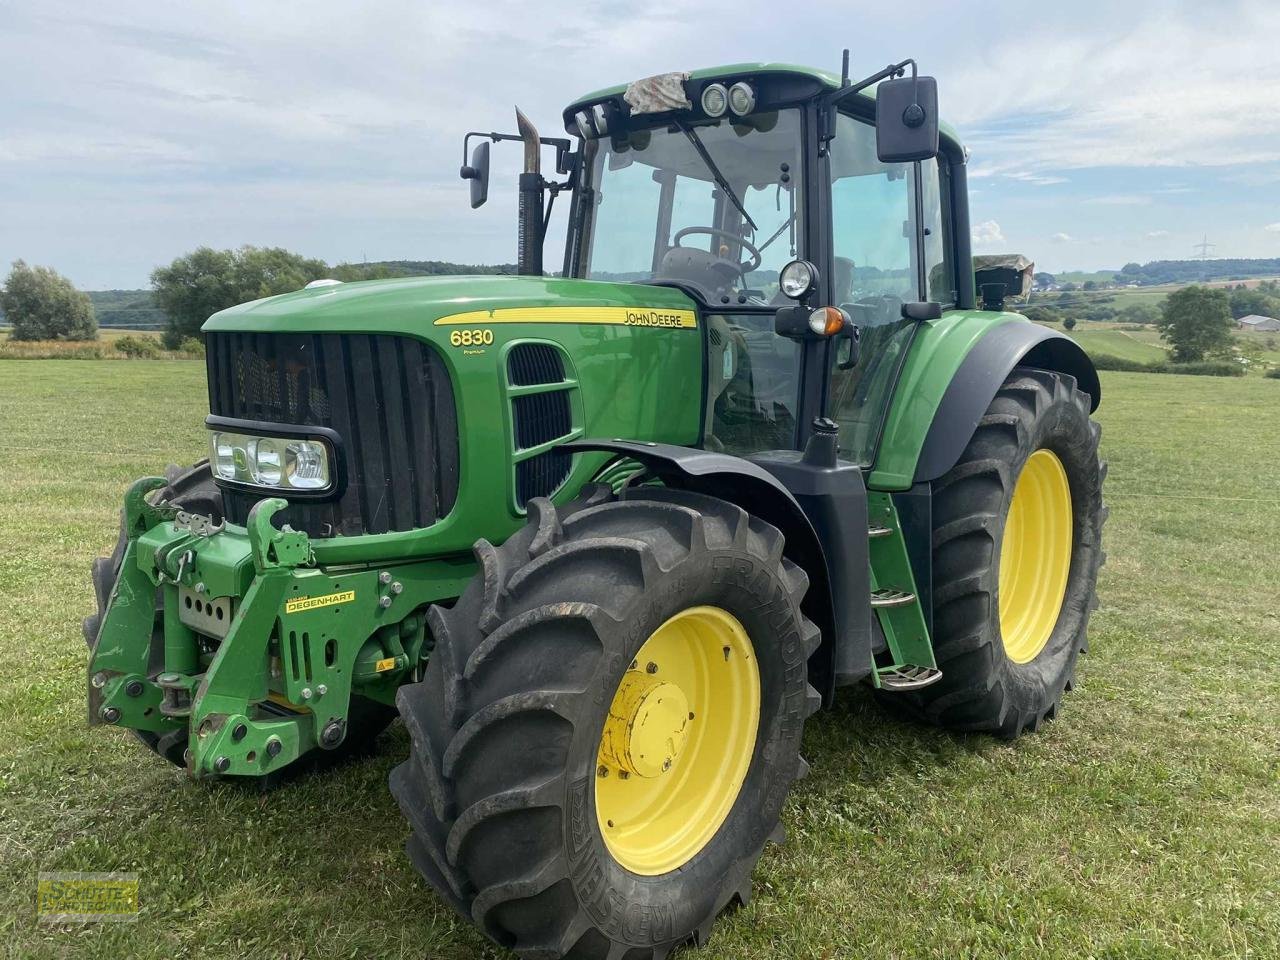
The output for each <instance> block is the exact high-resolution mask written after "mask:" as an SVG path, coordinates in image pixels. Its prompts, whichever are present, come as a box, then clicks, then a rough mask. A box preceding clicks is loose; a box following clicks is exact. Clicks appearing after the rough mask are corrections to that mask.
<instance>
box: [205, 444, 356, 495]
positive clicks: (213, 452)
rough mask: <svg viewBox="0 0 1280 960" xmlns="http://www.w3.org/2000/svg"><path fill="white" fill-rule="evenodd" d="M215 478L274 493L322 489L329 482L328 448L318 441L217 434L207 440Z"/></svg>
mask: <svg viewBox="0 0 1280 960" xmlns="http://www.w3.org/2000/svg"><path fill="white" fill-rule="evenodd" d="M209 461H210V465H211V467H212V469H213V474H214V476H216V477H218V478H219V479H220V480H232V481H235V482H237V483H247V484H252V485H254V486H258V487H270V488H272V489H275V490H313V491H316V490H324V489H327V488H328V487H329V486H330V484H331V483H332V467H331V461H332V458H331V457H330V454H329V447H328V445H327V444H325V443H324V442H323V441H320V440H307V439H300V438H291V437H255V436H250V435H248V434H243V433H223V432H221V431H217V432H215V433H213V434H212V435H211V436H210V438H209Z"/></svg>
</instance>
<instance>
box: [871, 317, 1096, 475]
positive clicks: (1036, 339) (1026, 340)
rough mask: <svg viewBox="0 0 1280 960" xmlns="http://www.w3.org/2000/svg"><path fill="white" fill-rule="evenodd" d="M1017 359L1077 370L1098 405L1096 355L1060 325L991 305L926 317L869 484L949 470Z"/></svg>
mask: <svg viewBox="0 0 1280 960" xmlns="http://www.w3.org/2000/svg"><path fill="white" fill-rule="evenodd" d="M1017 366H1032V367H1039V368H1041V369H1044V370H1053V371H1056V372H1059V373H1063V374H1067V375H1069V376H1072V377H1075V379H1076V382H1077V383H1078V384H1079V386H1080V389H1081V390H1082V391H1084V392H1085V393H1087V394H1089V397H1090V402H1091V404H1092V407H1091V408H1092V409H1097V406H1098V403H1099V401H1100V399H1101V389H1100V387H1099V383H1098V374H1097V371H1096V370H1095V369H1094V366H1093V363H1092V361H1090V360H1089V357H1088V355H1087V354H1086V353H1085V352H1084V350H1082V349H1081V348H1080V346H1079V345H1078V344H1077V343H1076V342H1075V341H1074V340H1072V339H1071V338H1069V337H1066V336H1064V335H1063V334H1061V333H1058V332H1057V331H1055V330H1050V329H1049V328H1047V327H1043V326H1040V325H1039V324H1035V323H1031V322H1030V321H1029V320H1027V319H1026V318H1025V317H1021V316H1019V315H1017V314H1010V313H992V312H985V311H961V310H957V311H951V312H948V313H947V314H946V315H944V316H943V318H942V319H941V320H937V321H933V322H930V323H927V324H924V325H923V326H922V329H921V330H920V331H919V334H918V335H917V336H916V338H915V341H914V343H913V344H912V348H911V355H910V356H909V357H908V358H907V362H906V364H905V366H904V368H903V373H902V377H901V379H900V380H899V383H898V388H897V391H896V393H895V396H894V399H893V403H892V406H891V407H890V410H889V413H888V416H887V417H886V420H885V429H884V433H883V436H882V440H881V444H880V450H879V451H878V453H877V456H876V462H875V466H874V468H873V469H872V471H871V474H870V476H869V478H868V481H867V486H868V487H870V488H872V489H877V490H892V491H899V490H908V489H910V488H911V486H912V485H913V484H915V483H924V482H928V481H931V480H936V479H937V478H938V477H941V476H942V475H943V474H945V473H946V472H947V471H948V470H950V469H951V468H952V467H953V466H955V464H956V462H957V461H958V460H959V459H960V455H961V453H963V452H964V448H965V446H966V445H967V444H968V442H969V438H970V437H972V436H973V431H974V430H975V429H976V428H977V426H978V421H979V420H980V419H981V418H982V416H983V414H984V413H985V412H986V410H987V407H988V406H990V404H991V401H992V399H994V397H995V395H996V392H997V391H998V390H999V389H1000V386H1001V384H1003V383H1004V381H1005V379H1006V378H1007V377H1008V376H1009V374H1010V373H1011V372H1012V371H1013V369H1014V368H1015V367H1017Z"/></svg>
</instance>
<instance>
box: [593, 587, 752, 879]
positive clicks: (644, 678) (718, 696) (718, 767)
mask: <svg viewBox="0 0 1280 960" xmlns="http://www.w3.org/2000/svg"><path fill="white" fill-rule="evenodd" d="M759 725H760V670H759V667H758V665H757V663H756V655H755V648H754V647H753V646H752V645H751V638H750V637H749V636H748V635H747V631H746V630H745V629H743V626H742V624H741V623H739V622H738V620H737V618H736V617H734V616H733V615H732V614H730V613H727V612H726V611H724V610H721V609H720V608H719V607H690V608H689V609H687V610H684V611H682V612H681V613H678V614H676V615H675V616H674V617H672V618H671V619H670V620H668V621H667V622H666V623H664V624H663V625H662V626H660V627H659V628H658V629H657V630H655V631H654V632H653V633H652V634H651V635H650V637H649V639H648V640H646V641H645V643H644V646H642V647H641V648H640V652H639V653H637V654H636V658H635V661H634V662H633V663H632V664H631V667H630V669H628V670H627V672H626V673H625V674H624V675H623V677H622V682H621V683H620V684H619V685H618V689H617V692H616V693H615V695H614V698H613V703H612V704H611V705H610V707H609V715H608V717H607V718H606V719H605V724H604V730H603V731H602V733H601V737H600V750H599V755H598V757H597V761H596V780H595V783H596V817H597V819H598V820H599V824H600V833H601V835H602V836H603V837H604V842H605V845H606V846H607V847H608V848H609V852H610V853H611V854H612V855H613V858H614V859H615V860H617V861H618V863H620V864H621V865H622V866H623V867H625V868H626V869H628V870H630V871H631V872H632V873H638V874H641V875H642V876H649V877H652V876H657V875H659V874H663V873H668V872H669V871H671V870H675V869H676V868H677V867H680V866H683V865H684V864H686V863H688V862H689V861H690V860H692V859H693V858H694V857H695V856H696V855H697V854H698V852H699V851H700V850H702V848H703V847H705V846H706V845H707V844H708V843H709V842H710V841H711V838H712V837H714V836H715V835H716V833H717V831H719V829H720V827H721V826H722V825H723V824H724V821H725V819H726V818H727V817H728V816H729V811H730V810H732V809H733V804H734V802H735V801H736V800H737V799H738V792H739V791H740V790H741V789H742V783H743V781H744V780H745V779H746V777H747V770H748V769H749V768H750V766H751V757H752V755H753V754H754V753H755V745H756V730H757V728H758V727H759Z"/></svg>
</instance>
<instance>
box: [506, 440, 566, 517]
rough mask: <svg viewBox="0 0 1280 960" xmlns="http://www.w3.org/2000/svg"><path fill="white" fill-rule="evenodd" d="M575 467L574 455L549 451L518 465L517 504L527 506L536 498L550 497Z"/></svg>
mask: <svg viewBox="0 0 1280 960" xmlns="http://www.w3.org/2000/svg"><path fill="white" fill-rule="evenodd" d="M572 467H573V454H571V453H564V452H563V451H560V450H548V451H547V452H546V453H540V454H538V455H537V456H536V457H530V458H529V459H528V460H521V461H520V462H519V463H517V464H516V503H517V504H519V505H520V506H521V507H524V506H527V505H528V503H529V501H530V500H532V499H533V498H534V497H549V496H551V494H553V493H555V492H556V490H558V489H559V488H560V484H562V483H564V481H565V478H566V477H568V476H569V470H570V469H571V468H572Z"/></svg>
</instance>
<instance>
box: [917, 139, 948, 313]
mask: <svg viewBox="0 0 1280 960" xmlns="http://www.w3.org/2000/svg"><path fill="white" fill-rule="evenodd" d="M945 170H946V167H941V166H939V164H938V161H937V160H926V161H925V162H924V163H922V164H920V179H921V182H922V183H923V184H924V191H923V196H924V229H925V235H924V268H925V277H926V278H928V283H929V293H928V299H929V300H936V301H938V303H940V304H942V305H943V306H944V307H949V306H954V305H955V302H956V281H955V274H954V272H953V271H952V269H951V258H950V257H949V256H948V255H947V251H948V249H949V246H950V242H951V230H950V226H951V224H950V223H949V222H948V221H949V217H948V215H947V213H948V211H949V210H950V205H949V204H948V203H947V202H946V198H947V197H949V196H950V194H951V182H950V179H949V178H947V177H945V176H944V171H945Z"/></svg>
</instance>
